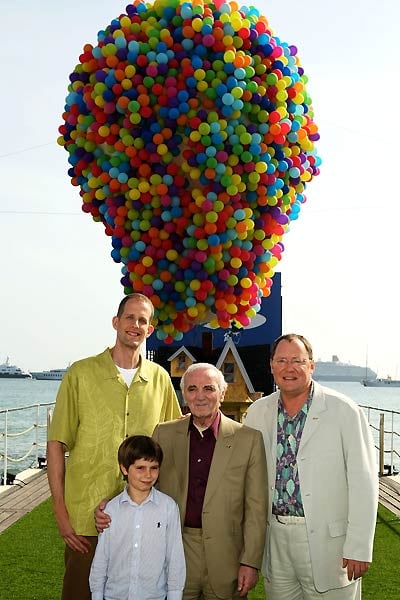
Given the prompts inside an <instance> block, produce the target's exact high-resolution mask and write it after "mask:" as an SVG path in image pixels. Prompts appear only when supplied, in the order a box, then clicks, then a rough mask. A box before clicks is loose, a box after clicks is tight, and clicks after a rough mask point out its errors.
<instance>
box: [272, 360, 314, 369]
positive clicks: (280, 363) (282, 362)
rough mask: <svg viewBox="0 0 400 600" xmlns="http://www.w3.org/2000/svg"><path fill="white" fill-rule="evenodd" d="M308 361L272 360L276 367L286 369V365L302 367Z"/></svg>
mask: <svg viewBox="0 0 400 600" xmlns="http://www.w3.org/2000/svg"><path fill="white" fill-rule="evenodd" d="M309 361H310V359H309V358H274V359H273V362H274V363H276V364H277V365H278V367H287V366H288V365H290V366H292V367H304V366H305V365H306V364H307V363H308V362H309Z"/></svg>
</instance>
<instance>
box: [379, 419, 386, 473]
mask: <svg viewBox="0 0 400 600" xmlns="http://www.w3.org/2000/svg"><path fill="white" fill-rule="evenodd" d="M384 471H385V413H380V415H379V476H380V477H381V476H382V475H384Z"/></svg>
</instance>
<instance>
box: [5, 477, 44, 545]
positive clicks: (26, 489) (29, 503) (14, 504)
mask: <svg viewBox="0 0 400 600" xmlns="http://www.w3.org/2000/svg"><path fill="white" fill-rule="evenodd" d="M49 496H50V489H49V484H48V481H47V472H46V470H45V469H40V470H39V471H38V472H37V473H33V474H32V476H30V477H29V478H27V479H26V480H24V481H20V482H18V483H14V485H12V486H9V487H7V489H6V490H4V491H2V492H1V493H0V533H1V532H2V531H4V530H5V529H7V528H8V527H10V525H13V524H14V523H15V522H16V521H18V519H20V518H21V517H23V516H24V515H26V514H27V513H29V512H31V510H33V509H34V508H36V506H38V505H39V504H41V503H42V502H43V501H44V500H47V498H49Z"/></svg>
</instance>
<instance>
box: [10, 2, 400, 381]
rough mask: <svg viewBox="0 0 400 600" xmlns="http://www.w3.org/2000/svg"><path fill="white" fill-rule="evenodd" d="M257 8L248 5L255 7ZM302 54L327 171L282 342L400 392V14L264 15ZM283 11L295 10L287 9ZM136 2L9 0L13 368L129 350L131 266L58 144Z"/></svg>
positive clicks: (310, 10) (291, 262)
mask: <svg viewBox="0 0 400 600" xmlns="http://www.w3.org/2000/svg"><path fill="white" fill-rule="evenodd" d="M246 3H247V4H249V2H246ZM253 4H255V5H256V6H257V7H258V8H259V10H260V12H262V13H263V14H264V15H265V16H267V18H268V19H269V21H270V24H271V26H272V28H273V30H274V33H275V35H277V36H278V37H280V38H281V39H282V40H284V41H286V42H288V43H291V44H295V45H296V46H297V47H298V51H299V52H298V53H299V56H300V59H301V62H302V65H303V66H304V68H305V70H306V72H307V74H308V76H309V84H308V91H309V93H310V95H311V97H312V99H313V105H314V109H315V120H316V122H317V123H318V125H319V128H320V133H321V141H320V143H319V145H318V149H319V154H320V155H321V157H322V159H323V165H322V169H321V175H320V176H319V177H317V178H316V179H315V180H314V181H312V182H311V184H310V186H309V187H308V191H307V197H308V202H307V203H306V204H305V205H304V207H303V209H302V212H301V215H300V218H299V219H298V220H297V221H294V222H293V223H292V225H291V229H290V231H289V232H288V233H287V234H286V236H285V238H284V243H285V247H286V250H285V252H284V255H283V259H282V261H281V263H280V267H279V270H280V271H281V272H282V284H283V287H282V296H283V310H284V320H283V330H284V331H297V332H301V333H303V334H305V335H306V336H307V337H309V339H310V340H311V342H312V343H313V345H314V348H315V353H316V356H317V357H321V358H330V356H331V355H332V354H337V355H339V357H340V358H341V359H342V360H344V361H351V362H355V363H359V364H364V363H365V361H366V356H367V354H368V363H369V365H370V366H371V367H372V368H374V369H375V370H378V371H379V373H380V374H381V375H383V376H386V375H387V374H391V375H392V376H397V377H400V354H399V350H398V340H399V338H400V319H399V314H398V313H399V308H398V306H399V297H398V296H399V292H398V287H399V284H398V270H397V263H398V260H399V243H398V240H399V237H400V236H399V231H398V230H399V217H400V209H399V179H398V173H399V171H400V169H399V164H398V156H399V144H400V125H399V118H398V115H397V111H398V106H397V105H398V94H399V66H398V60H399V55H400V38H399V35H398V31H397V27H398V23H399V22H400V3H398V1H397V0H381V2H379V3H377V2H373V1H371V0H363V1H361V0H352V2H348V0H347V1H344V0H337V1H336V2H334V3H324V2H321V0H303V1H302V2H298V0H286V2H285V3H284V4H282V2H279V1H278V0H271V1H268V2H267V1H265V0H264V1H258V2H253ZM283 7H284V8H283ZM124 10H125V3H124V2H117V1H105V0H96V1H94V0H85V1H84V2H77V1H76V0H71V1H70V2H69V3H56V2H50V1H48V0H41V2H40V3H32V2H28V1H26V0H13V1H9V0H2V2H1V5H0V19H1V23H2V52H1V56H0V68H1V75H2V77H1V89H2V91H1V94H0V111H1V119H0V140H1V148H0V181H1V187H0V256H1V270H0V273H1V294H0V362H3V360H4V359H5V358H6V356H7V355H10V358H11V360H12V362H13V363H17V364H18V365H19V366H21V367H24V368H27V369H31V370H35V369H36V370H37V369H44V368H56V367H63V366H65V365H67V364H68V363H69V362H70V361H73V360H75V359H77V358H80V357H83V356H86V355H89V354H93V353H97V352H98V351H100V350H102V349H103V348H104V347H105V346H106V345H107V344H111V343H112V342H113V340H114V332H113V330H112V327H111V317H112V315H113V314H114V312H115V308H116V306H117V304H118V302H119V300H120V299H121V297H122V294H123V290H122V286H121V285H120V283H119V279H120V265H118V264H116V263H114V262H113V261H112V259H111V258H110V250H111V246H110V239H109V238H107V237H106V236H105V235H104V233H103V226H102V225H100V224H96V223H94V222H93V221H92V220H91V218H90V217H89V216H87V215H84V214H83V213H82V212H81V210H80V197H79V194H78V190H77V189H76V188H73V187H72V186H71V184H70V178H69V176H68V175H67V169H68V165H67V154H66V152H65V151H64V150H63V149H62V148H61V147H59V146H57V144H56V138H57V136H58V133H57V128H58V126H59V125H60V123H61V113H62V111H63V106H64V99H65V96H66V92H67V85H68V75H69V74H70V72H71V71H72V70H73V69H74V67H75V64H76V62H77V59H78V56H79V54H80V53H81V50H82V47H83V45H84V44H85V43H87V42H90V43H95V42H96V37H97V32H98V31H99V30H100V29H103V28H104V27H105V26H106V25H107V24H108V23H109V22H110V21H111V20H112V19H113V18H114V17H116V16H118V15H119V13H120V12H123V11H124Z"/></svg>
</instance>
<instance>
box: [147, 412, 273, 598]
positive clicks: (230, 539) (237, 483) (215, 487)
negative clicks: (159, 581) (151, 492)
mask: <svg viewBox="0 0 400 600" xmlns="http://www.w3.org/2000/svg"><path fill="white" fill-rule="evenodd" d="M188 425H189V417H188V416H187V417H185V418H183V419H178V420H176V421H169V422H168V423H162V424H160V425H158V426H157V427H156V429H155V430H154V434H153V438H154V439H155V440H157V441H158V443H159V444H160V445H161V448H162V450H163V452H164V460H163V463H162V466H161V469H160V477H159V480H158V487H159V489H160V490H161V491H162V492H164V493H166V494H168V495H170V496H172V498H174V500H175V501H176V502H177V503H178V505H179V509H180V514H181V521H182V526H183V523H184V519H185V511H186V498H187V490H188V474H189V434H188ZM266 521H267V468H266V460H265V451H264V444H263V439H262V435H261V434H260V432H258V431H255V430H254V429H250V428H249V427H244V426H243V425H242V424H240V423H237V422H236V421H233V420H232V419H229V418H228V417H225V416H224V415H223V414H221V422H220V427H219V432H218V437H217V441H216V444H215V449H214V454H213V458H212V462H211V467H210V473H209V477H208V483H207V488H206V494H205V498H204V505H203V512H202V528H203V540H204V545H205V558H206V562H207V570H208V574H209V580H210V584H211V586H212V588H213V590H214V592H215V593H216V595H217V596H219V597H221V598H231V597H232V592H233V590H234V589H236V586H237V576H238V569H239V565H240V563H243V564H245V565H249V566H252V567H255V568H257V569H259V568H260V567H261V562H262V556H263V551H264V546H265V532H266Z"/></svg>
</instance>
